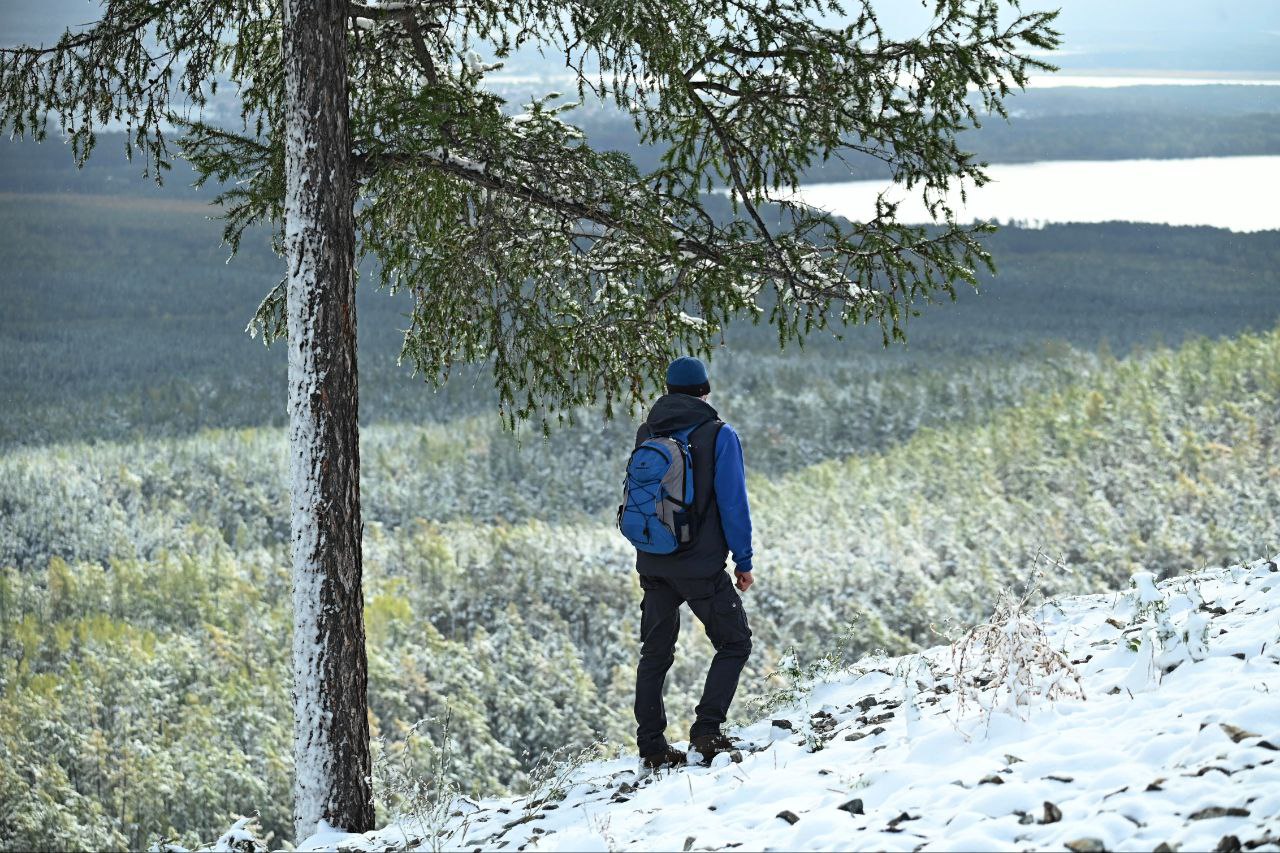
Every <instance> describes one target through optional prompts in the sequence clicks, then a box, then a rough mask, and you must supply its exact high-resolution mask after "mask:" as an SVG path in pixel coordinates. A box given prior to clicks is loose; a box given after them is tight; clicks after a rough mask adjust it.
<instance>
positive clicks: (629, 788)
mask: <svg viewBox="0 0 1280 853" xmlns="http://www.w3.org/2000/svg"><path fill="white" fill-rule="evenodd" d="M635 792H636V786H635V785H632V784H631V783H630V782H623V783H622V784H621V785H619V786H618V793H619V794H634V793H635Z"/></svg>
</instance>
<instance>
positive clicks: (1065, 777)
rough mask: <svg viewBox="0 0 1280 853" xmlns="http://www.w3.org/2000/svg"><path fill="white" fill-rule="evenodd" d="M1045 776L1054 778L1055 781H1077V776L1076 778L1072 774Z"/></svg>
mask: <svg viewBox="0 0 1280 853" xmlns="http://www.w3.org/2000/svg"><path fill="white" fill-rule="evenodd" d="M1044 778H1046V779H1052V780H1053V781H1055V782H1068V783H1069V782H1074V781H1076V780H1075V778H1074V777H1072V776H1056V775H1049V776H1046V777H1044Z"/></svg>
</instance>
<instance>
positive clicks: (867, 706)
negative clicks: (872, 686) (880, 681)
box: [858, 696, 880, 714]
mask: <svg viewBox="0 0 1280 853" xmlns="http://www.w3.org/2000/svg"><path fill="white" fill-rule="evenodd" d="M878 704H880V700H878V699H876V697H874V696H867V697H864V698H862V699H859V700H858V710H859V711H861V712H863V713H864V714H865V713H866V712H867V711H870V710H871V709H872V708H874V707H875V706H876V705H878Z"/></svg>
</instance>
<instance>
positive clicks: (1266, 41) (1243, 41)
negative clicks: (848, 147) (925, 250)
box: [0, 0, 1280, 73]
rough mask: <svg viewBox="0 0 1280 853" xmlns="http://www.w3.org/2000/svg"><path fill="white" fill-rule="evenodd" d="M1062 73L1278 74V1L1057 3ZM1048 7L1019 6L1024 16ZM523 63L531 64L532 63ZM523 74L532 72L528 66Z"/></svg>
mask: <svg viewBox="0 0 1280 853" xmlns="http://www.w3.org/2000/svg"><path fill="white" fill-rule="evenodd" d="M1057 3H1058V4H1060V5H1061V9H1062V12H1061V15H1060V17H1059V23H1060V28H1061V29H1062V30H1063V32H1064V36H1065V50H1064V52H1063V54H1062V55H1061V56H1060V57H1059V58H1058V61H1059V63H1060V64H1062V65H1063V67H1064V68H1075V69H1083V68H1088V69H1098V68H1124V69H1161V70H1166V71H1168V70H1187V71H1274V72H1277V73H1280V0H1057ZM875 5H876V8H877V12H878V14H879V16H880V18H881V20H882V22H883V23H884V25H885V26H886V28H888V29H889V30H890V32H891V33H894V34H903V35H907V34H911V33H912V32H918V31H919V29H920V28H921V27H923V25H924V23H925V22H926V21H927V20H928V9H929V8H931V7H932V5H933V4H932V2H930V3H928V4H927V6H926V5H925V4H920V3H913V2H909V0H879V2H877V3H876V4H875ZM1055 5H1057V4H1055V3H1052V2H1045V3H1038V2H1035V0H1024V2H1023V8H1024V9H1026V10H1035V9H1050V8H1054V6H1055ZM100 8H101V6H100V4H99V3H98V2H97V0H0V43H4V44H8V45H12V44H19V43H32V42H40V41H45V42H48V41H52V40H54V39H56V38H57V36H58V35H59V34H60V33H61V31H62V30H63V29H64V28H65V27H66V26H68V25H72V26H74V25H76V24H83V23H87V22H90V21H93V20H95V19H97V18H98V17H99V16H100ZM525 61H526V62H529V63H532V64H536V61H535V60H533V59H532V58H528V59H526V60H525ZM528 70H535V69H533V68H530V69H528Z"/></svg>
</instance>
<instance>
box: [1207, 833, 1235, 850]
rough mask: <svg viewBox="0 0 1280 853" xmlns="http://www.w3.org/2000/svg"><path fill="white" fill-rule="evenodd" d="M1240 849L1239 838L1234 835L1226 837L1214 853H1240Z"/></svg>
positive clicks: (1223, 837)
mask: <svg viewBox="0 0 1280 853" xmlns="http://www.w3.org/2000/svg"><path fill="white" fill-rule="evenodd" d="M1240 849H1241V847H1240V839H1239V838H1236V837H1235V836H1234V835H1224V836H1222V840H1220V841H1219V842H1218V846H1217V847H1215V848H1213V853H1240Z"/></svg>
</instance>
